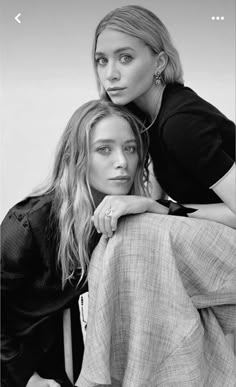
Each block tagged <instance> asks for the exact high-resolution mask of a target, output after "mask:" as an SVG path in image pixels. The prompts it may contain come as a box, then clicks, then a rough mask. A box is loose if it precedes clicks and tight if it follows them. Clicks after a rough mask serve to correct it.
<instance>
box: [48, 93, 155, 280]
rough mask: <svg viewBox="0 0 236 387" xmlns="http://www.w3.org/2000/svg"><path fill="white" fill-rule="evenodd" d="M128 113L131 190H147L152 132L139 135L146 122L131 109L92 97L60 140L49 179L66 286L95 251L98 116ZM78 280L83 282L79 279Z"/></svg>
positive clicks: (83, 273)
mask: <svg viewBox="0 0 236 387" xmlns="http://www.w3.org/2000/svg"><path fill="white" fill-rule="evenodd" d="M113 115H116V116H119V117H123V118H124V119H125V120H127V121H128V123H129V124H130V126H131V128H132V130H133V133H134V135H135V138H136V142H137V151H138V158H139V162H138V167H137V171H136V174H135V178H134V182H133V186H132V188H131V192H130V193H131V194H134V195H142V196H143V195H144V196H146V195H148V189H147V185H146V182H147V180H148V170H147V163H148V160H147V152H148V137H147V135H146V134H145V135H142V137H141V134H140V131H141V129H142V128H141V126H142V124H141V122H139V121H138V119H137V118H136V117H135V116H134V115H133V114H132V113H131V112H129V111H128V110H127V109H126V108H124V107H121V106H116V105H114V104H113V103H111V102H109V101H103V100H93V101H90V102H87V103H85V104H84V105H82V106H81V107H80V108H78V109H77V110H76V111H75V113H74V114H73V115H72V117H71V119H70V120H69V122H68V124H67V126H66V129H65V131H64V133H63V134H62V137H61V140H60V142H59V144H58V148H57V152H56V157H55V162H54V168H53V172H52V177H51V179H50V184H49V185H48V186H47V189H46V192H45V190H44V193H53V216H54V217H55V218H56V220H57V224H58V229H59V234H58V237H57V240H58V244H59V247H58V264H59V266H60V267H61V270H62V286H63V287H64V286H65V284H66V282H67V281H71V280H72V279H74V278H75V274H76V278H77V273H78V272H80V279H79V282H80V281H81V280H82V279H84V278H86V274H87V268H88V264H89V259H90V255H91V238H92V237H93V233H94V231H95V229H94V226H93V223H92V221H91V217H92V215H93V212H94V209H95V203H94V200H93V196H92V192H91V187H90V184H89V176H88V161H89V157H90V156H89V154H90V138H91V132H92V130H93V128H94V126H95V125H96V124H97V123H98V121H100V120H102V119H103V118H105V117H108V116H113ZM79 282H78V283H79Z"/></svg>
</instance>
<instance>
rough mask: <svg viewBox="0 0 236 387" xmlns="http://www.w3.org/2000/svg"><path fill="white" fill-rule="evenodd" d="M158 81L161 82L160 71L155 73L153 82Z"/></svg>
mask: <svg viewBox="0 0 236 387" xmlns="http://www.w3.org/2000/svg"><path fill="white" fill-rule="evenodd" d="M160 83H161V73H159V71H157V72H156V73H155V84H156V85H159V84H160Z"/></svg>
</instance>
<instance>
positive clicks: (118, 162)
mask: <svg viewBox="0 0 236 387" xmlns="http://www.w3.org/2000/svg"><path fill="white" fill-rule="evenodd" d="M127 166H128V162H127V158H126V155H125V153H124V152H123V151H117V152H116V155H115V157H114V167H115V168H122V169H126V168H127Z"/></svg>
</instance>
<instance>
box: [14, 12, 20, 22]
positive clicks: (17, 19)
mask: <svg viewBox="0 0 236 387" xmlns="http://www.w3.org/2000/svg"><path fill="white" fill-rule="evenodd" d="M20 16H21V13H18V15H16V17H15V20H16V21H17V23H21V20H20V19H19V17H20Z"/></svg>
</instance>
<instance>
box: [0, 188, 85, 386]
mask: <svg viewBox="0 0 236 387" xmlns="http://www.w3.org/2000/svg"><path fill="white" fill-rule="evenodd" d="M51 209H52V196H51V195H45V196H41V197H34V198H32V197H31V198H27V199H26V200H24V201H22V202H20V203H18V204H17V205H16V206H14V207H13V208H12V209H11V210H10V211H9V212H8V214H7V215H6V217H5V219H4V220H3V223H2V235H1V237H2V240H1V244H2V246H1V255H2V257H1V266H2V276H1V287H2V326H1V328H2V332H1V333H2V338H1V351H2V384H1V385H2V386H8V387H9V386H11V387H15V386H17V387H21V386H22V387H23V386H25V385H26V383H27V381H28V379H29V377H30V376H31V375H32V374H33V373H34V372H35V371H38V372H39V374H40V375H41V376H44V377H51V378H53V377H54V378H55V377H59V379H58V380H62V381H63V380H64V382H65V381H66V376H65V375H64V374H63V372H64V370H63V367H64V365H63V360H62V358H61V359H60V361H61V362H62V366H60V362H59V359H58V356H56V359H55V358H54V357H55V353H56V354H57V355H58V351H59V347H58V348H56V347H55V345H56V346H59V341H62V312H63V310H64V309H66V308H68V307H73V305H76V307H77V310H78V297H79V295H80V294H81V293H83V292H84V291H86V290H87V289H86V286H85V287H84V288H82V286H78V287H77V288H76V286H75V285H76V281H74V283H73V284H72V285H70V284H67V285H66V287H65V288H64V289H63V290H62V284H61V272H60V270H59V269H58V267H57V264H56V261H57V253H56V252H57V248H56V234H57V227H56V222H55V221H54V219H53V214H52V211H51ZM78 313H79V312H78ZM78 321H79V319H78ZM79 326H80V324H79V323H78V324H77V331H78V332H79V330H80V328H79ZM73 337H75V336H73ZM77 339H78V340H77V343H76V345H77V346H78V347H79V348H80V349H79V352H80V353H79V355H78V357H79V358H78V359H77V363H78V365H77V366H80V364H79V363H80V362H81V360H82V355H83V340H82V335H81V332H80V333H79V335H77ZM60 350H61V351H62V354H61V355H62V356H63V348H62V346H61V348H60ZM50 351H51V355H49V354H50ZM52 353H54V354H52ZM77 353H78V351H77ZM56 362H57V364H56ZM53 368H55V369H54V371H55V370H56V371H55V372H54V371H53ZM50 372H51V374H50ZM53 372H54V374H53ZM55 373H56V374H57V375H55ZM63 378H64V379H63ZM62 385H67V384H62Z"/></svg>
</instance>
